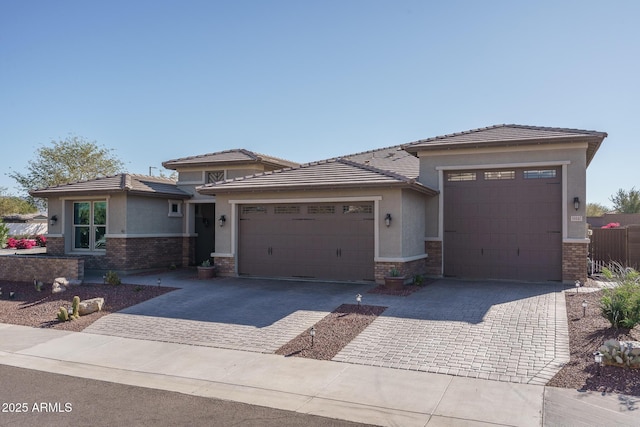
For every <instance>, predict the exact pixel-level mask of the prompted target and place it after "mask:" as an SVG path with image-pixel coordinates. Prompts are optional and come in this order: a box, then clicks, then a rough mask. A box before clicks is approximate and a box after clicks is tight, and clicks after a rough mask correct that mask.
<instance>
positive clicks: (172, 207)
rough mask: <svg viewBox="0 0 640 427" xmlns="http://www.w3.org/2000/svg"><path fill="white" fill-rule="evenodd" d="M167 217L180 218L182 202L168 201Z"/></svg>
mask: <svg viewBox="0 0 640 427" xmlns="http://www.w3.org/2000/svg"><path fill="white" fill-rule="evenodd" d="M169 216H172V217H182V201H180V200H169Z"/></svg>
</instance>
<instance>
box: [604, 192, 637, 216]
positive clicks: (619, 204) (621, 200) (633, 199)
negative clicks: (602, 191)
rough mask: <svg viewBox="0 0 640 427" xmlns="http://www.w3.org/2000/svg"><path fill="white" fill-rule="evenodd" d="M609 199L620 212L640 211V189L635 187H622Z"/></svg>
mask: <svg viewBox="0 0 640 427" xmlns="http://www.w3.org/2000/svg"><path fill="white" fill-rule="evenodd" d="M609 200H611V203H613V209H614V210H616V211H617V212H618V213H640V190H636V188H635V187H633V188H632V189H631V190H629V191H625V190H623V189H622V188H621V189H619V190H618V192H617V193H616V194H614V195H613V196H611V197H610V198H609Z"/></svg>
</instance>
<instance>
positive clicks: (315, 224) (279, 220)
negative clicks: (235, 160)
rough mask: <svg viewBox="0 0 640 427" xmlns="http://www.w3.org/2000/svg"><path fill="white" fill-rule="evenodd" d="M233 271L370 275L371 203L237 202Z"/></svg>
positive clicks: (340, 276) (325, 276) (343, 277)
mask: <svg viewBox="0 0 640 427" xmlns="http://www.w3.org/2000/svg"><path fill="white" fill-rule="evenodd" d="M238 216H239V219H240V222H239V229H238V273H239V274H246V275H254V276H269V277H305V278H318V279H327V280H374V230H373V225H374V221H373V219H374V216H373V203H366V202H365V203H360V202H359V203H316V204H313V203H311V204H255V205H249V204H247V205H240V206H239V212H238Z"/></svg>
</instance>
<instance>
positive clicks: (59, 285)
mask: <svg viewBox="0 0 640 427" xmlns="http://www.w3.org/2000/svg"><path fill="white" fill-rule="evenodd" d="M68 284H69V282H68V281H67V279H65V278H64V277H58V278H56V279H54V280H53V285H52V286H51V293H52V294H59V293H61V292H64V291H66V290H67V285H68Z"/></svg>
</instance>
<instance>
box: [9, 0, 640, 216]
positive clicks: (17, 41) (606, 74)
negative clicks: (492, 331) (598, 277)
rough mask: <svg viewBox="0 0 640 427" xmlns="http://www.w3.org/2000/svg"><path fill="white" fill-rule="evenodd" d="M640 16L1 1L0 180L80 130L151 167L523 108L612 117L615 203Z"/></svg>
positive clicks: (599, 123)
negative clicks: (198, 156)
mask: <svg viewBox="0 0 640 427" xmlns="http://www.w3.org/2000/svg"><path fill="white" fill-rule="evenodd" d="M639 17H640V1H631V0H630V1H606V2H605V1H587V0H580V1H560V0H556V1H535V2H521V1H491V0H486V1H426V0H423V1H396V0H394V1H391V0H389V1H379V0H367V1H359V0H358V1H357V0H338V1H333V0H323V1H305V0H292V1H276V0H272V1H266V0H262V1H242V0H238V1H231V0H229V1H213V0H210V1H189V0H185V1H161V0H153V1H139V0H136V1H130V0H129V1H116V0H109V1H85V0H78V1H66V0H57V1H48V0H46V1H45V0H39V1H30V0H24V1H13V0H0V147H2V149H1V150H2V151H1V153H2V154H1V157H2V167H1V168H0V171H1V172H2V173H1V174H0V187H7V188H8V189H9V192H10V193H13V194H18V190H17V189H16V188H15V181H14V180H13V179H11V178H9V177H8V176H6V174H7V173H8V172H10V171H11V170H20V169H21V168H23V167H25V166H26V165H27V162H28V161H29V160H31V159H34V156H35V154H34V153H35V150H36V149H37V148H38V147H39V146H41V145H44V144H49V142H50V141H51V140H53V139H55V140H58V139H63V138H65V137H66V136H68V135H69V134H75V135H78V136H84V137H86V138H88V139H90V140H95V141H97V142H98V143H99V144H101V145H104V146H105V147H107V148H112V149H114V150H115V151H114V154H115V155H116V156H118V157H119V158H121V159H122V160H124V161H125V162H126V166H127V169H128V171H129V172H132V173H142V174H146V173H148V171H149V166H154V167H161V162H162V161H164V160H169V159H173V158H178V157H184V156H190V155H196V154H203V153H209V152H214V151H219V150H225V149H229V148H247V149H250V150H254V151H257V152H261V153H265V154H270V155H274V156H278V157H283V158H287V159H290V160H294V161H298V162H308V161H313V160H321V159H324V158H328V157H333V156H337V155H341V154H347V153H352V152H359V151H364V150H369V149H373V148H379V147H386V146H390V145H395V144H401V143H407V142H411V141H414V140H417V139H422V138H428V137H431V136H436V135H442V134H446V133H451V132H458V131H463V130H468V129H472V128H477V127H483V126H489V125H494V124H500V123H517V124H525V125H537V126H559V127H570V128H580V129H590V130H598V131H604V132H607V133H608V134H609V137H608V138H607V139H605V142H604V143H603V145H602V147H601V149H600V151H599V152H598V153H597V155H596V157H595V159H594V161H593V162H592V163H591V166H590V167H589V170H588V192H587V196H588V201H589V202H600V203H604V204H610V203H609V201H608V198H609V197H610V196H611V195H612V194H613V193H614V192H615V191H616V190H617V189H618V188H624V189H630V188H631V187H633V186H636V188H640V172H639V171H638V169H639V164H638V162H639V159H640V148H639V144H638V136H639V135H640V129H639V127H640V114H639V113H640V111H639V110H638V104H639V102H640V83H639V79H640V25H639V24H638V19H639ZM154 172H155V171H154Z"/></svg>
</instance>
